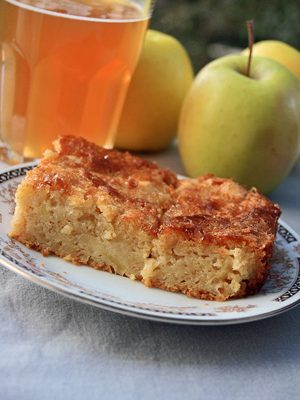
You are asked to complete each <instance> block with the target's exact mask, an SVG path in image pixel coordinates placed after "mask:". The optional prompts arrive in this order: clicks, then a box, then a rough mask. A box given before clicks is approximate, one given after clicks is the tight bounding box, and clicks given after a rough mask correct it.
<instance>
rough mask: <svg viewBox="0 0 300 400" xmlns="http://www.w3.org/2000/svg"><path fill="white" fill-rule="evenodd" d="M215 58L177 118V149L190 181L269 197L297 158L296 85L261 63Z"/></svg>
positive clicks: (299, 93) (275, 66)
mask: <svg viewBox="0 0 300 400" xmlns="http://www.w3.org/2000/svg"><path fill="white" fill-rule="evenodd" d="M247 60H248V57H246V56H244V55H231V56H226V57H222V58H219V59H217V60H215V61H213V62H211V63H209V64H208V65H207V66H206V67H204V68H203V69H202V70H201V71H200V73H199V74H198V75H197V77H196V79H195V81H194V83H193V85H192V87H191V88H190V90H189V92H188V94H187V96H186V98H185V101H184V104H183V107H182V110H181V115H180V121H179V149H180V154H181V158H182V161H183V164H184V166H185V169H186V172H187V174H188V175H190V176H194V177H195V176H198V175H201V174H205V173H213V174H215V175H218V176H220V177H228V178H233V179H235V180H236V181H238V182H240V183H241V184H243V185H245V186H247V187H252V186H255V187H257V188H258V189H259V190H260V191H261V192H263V193H268V192H270V191H272V190H273V189H274V188H275V187H276V186H277V185H278V184H279V183H280V182H281V181H282V180H283V179H284V178H285V177H286V176H287V174H288V173H289V171H290V170H291V168H292V167H293V165H294V164H295V162H296V160H297V157H298V155H299V153H300V83H299V81H298V79H297V78H296V77H295V76H294V75H293V74H292V73H291V72H290V71H289V70H287V69H286V68H285V67H283V66H282V65H280V64H279V63H277V62H276V61H274V60H270V59H267V58H262V57H254V58H253V59H252V65H251V72H250V77H248V76H246V75H245V70H246V64H247Z"/></svg>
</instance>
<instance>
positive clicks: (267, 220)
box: [11, 136, 280, 300]
mask: <svg viewBox="0 0 300 400" xmlns="http://www.w3.org/2000/svg"><path fill="white" fill-rule="evenodd" d="M279 214H280V211H279V208H278V207H277V206H276V205H274V204H272V203H271V202H270V201H269V200H268V199H266V198H265V197H264V196H261V195H260V194H259V193H257V192H256V191H255V190H252V191H247V190H246V189H244V188H242V187H241V186H240V185H238V184H237V183H234V182H233V181H231V180H228V179H219V178H215V177H213V176H205V177H202V178H199V179H193V180H192V179H185V180H183V181H180V180H177V178H176V176H175V175H174V174H173V173H172V172H170V171H168V170H164V169H161V168H159V167H157V166H156V165H155V164H153V163H151V162H148V161H145V160H142V159H140V158H138V157H135V156H132V155H130V154H129V153H120V152H118V151H115V150H105V149H102V148H99V147H97V146H96V145H93V144H91V143H89V142H87V141H85V140H84V139H82V138H75V137H71V136H65V137H61V138H59V139H58V140H57V141H56V142H55V143H54V151H48V152H47V153H46V155H45V157H44V159H43V160H42V161H41V162H40V164H39V165H38V167H36V168H34V169H33V170H32V171H30V172H29V173H28V174H27V176H26V178H25V179H24V181H23V182H22V183H21V184H20V186H19V188H18V190H17V193H16V210H15V214H14V217H13V222H12V231H11V237H13V238H15V239H17V240H19V241H20V242H22V243H24V244H25V245H27V246H29V247H32V248H35V249H37V250H39V251H41V252H42V253H43V254H44V255H48V254H56V255H57V256H60V257H63V258H65V259H66V260H69V261H72V262H74V263H80V264H87V265H90V266H92V267H94V268H98V269H102V270H105V271H109V272H114V273H117V274H120V275H123V276H127V277H130V278H132V279H139V280H142V281H143V283H144V284H145V285H147V286H151V287H157V288H161V289H165V290H168V291H174V292H182V293H185V294H187V295H190V296H194V297H197V298H203V299H212V300H226V299H229V298H236V297H242V296H245V295H247V294H250V293H254V292H256V291H257V290H258V289H259V288H260V286H261V285H262V283H263V281H264V279H265V277H266V274H267V271H268V268H269V263H270V257H271V255H272V248H273V243H274V239H275V233H276V226H277V219H278V217H279Z"/></svg>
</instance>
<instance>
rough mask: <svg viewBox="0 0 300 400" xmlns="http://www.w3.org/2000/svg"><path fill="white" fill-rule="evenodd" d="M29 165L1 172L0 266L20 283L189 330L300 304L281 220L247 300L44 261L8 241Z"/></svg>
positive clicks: (289, 239)
mask: <svg viewBox="0 0 300 400" xmlns="http://www.w3.org/2000/svg"><path fill="white" fill-rule="evenodd" d="M34 165H35V164H34V163H28V164H22V165H19V166H15V167H11V168H8V169H6V170H5V171H3V172H2V173H0V264H1V265H2V266H4V267H7V268H9V269H11V270H12V271H14V272H16V273H18V274H20V275H22V276H24V277H25V278H27V279H29V280H31V281H33V282H35V283H37V284H39V285H41V286H44V287H47V288H49V289H52V290H54V291H56V292H59V293H61V294H64V295H66V296H69V297H72V298H74V299H76V300H78V301H82V302H85V303H89V304H92V305H94V306H98V307H100V308H104V309H108V310H111V311H116V312H119V313H122V314H126V315H131V316H136V317H140V318H146V319H151V320H158V321H163V322H175V323H182V324H194V325H225V324H233V323H241V322H248V321H253V320H257V319H262V318H267V317H270V316H273V315H276V314H279V313H281V312H283V311H286V310H288V309H290V308H292V307H294V306H296V305H297V304H299V303H300V272H299V271H300V238H299V236H298V235H297V234H296V233H295V232H294V231H293V230H292V229H291V228H290V227H289V226H288V225H287V224H286V223H284V222H283V221H282V220H280V223H279V229H278V234H277V238H276V246H275V252H274V257H273V260H272V268H271V270H270V273H269V276H268V279H267V281H266V283H265V285H264V286H263V287H262V289H261V290H260V292H259V293H258V294H257V295H255V296H249V297H248V298H246V299H239V300H231V301H227V302H223V303H222V302H213V301H204V300H197V299H192V298H189V297H187V296H184V295H181V294H176V293H168V292H164V291H162V290H159V289H149V288H146V287H145V286H144V285H142V284H141V283H139V282H133V281H131V280H130V279H127V278H123V277H120V276H116V275H112V274H108V273H106V272H102V271H96V270H94V269H92V268H89V267H86V266H77V265H73V264H71V263H68V262H66V261H64V260H62V259H60V258H57V257H54V256H50V257H43V256H42V255H41V254H40V253H38V252H36V251H33V250H30V249H27V248H26V247H25V246H23V245H22V244H20V243H18V242H16V241H14V240H11V239H10V238H9V237H8V232H9V230H10V224H11V218H12V214H13V211H14V195H15V191H16V188H17V186H18V184H19V183H20V182H21V181H22V179H23V178H24V176H25V175H26V172H27V171H29V170H30V169H32V168H33V167H34Z"/></svg>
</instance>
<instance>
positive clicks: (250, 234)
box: [160, 175, 280, 257]
mask: <svg viewBox="0 0 300 400" xmlns="http://www.w3.org/2000/svg"><path fill="white" fill-rule="evenodd" d="M279 215H280V209H279V207H278V205H276V204H273V203H272V202H271V201H270V200H268V199H267V198H266V197H264V196H262V195H261V194H259V193H258V192H257V191H256V190H255V189H252V190H250V191H248V190H246V189H245V188H243V187H242V186H240V185H239V184H237V183H235V182H234V181H232V180H230V179H222V178H216V177H214V176H212V175H206V176H202V177H200V178H198V179H194V180H191V179H189V180H188V179H187V180H183V181H181V182H180V184H179V187H178V188H177V189H176V190H175V201H174V204H173V205H172V206H171V207H170V209H169V210H168V211H167V212H166V213H165V214H164V217H163V219H162V225H161V227H160V233H162V234H168V233H171V232H176V233H178V234H179V235H181V236H182V237H184V238H187V239H189V240H194V241H196V242H202V243H206V244H216V245H219V246H225V247H230V248H231V247H240V246H247V247H249V248H250V249H253V250H259V249H261V248H262V247H264V248H265V249H266V250H267V253H270V252H271V251H272V245H273V243H274V239H275V233H276V228H277V220H278V218H279ZM267 257H268V255H267Z"/></svg>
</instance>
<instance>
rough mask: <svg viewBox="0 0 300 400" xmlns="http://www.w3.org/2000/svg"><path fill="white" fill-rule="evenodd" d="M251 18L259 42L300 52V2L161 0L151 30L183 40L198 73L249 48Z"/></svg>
mask: <svg viewBox="0 0 300 400" xmlns="http://www.w3.org/2000/svg"><path fill="white" fill-rule="evenodd" d="M247 19H254V24H255V40H256V41H260V40H263V39H277V40H282V41H284V42H287V43H289V44H291V45H292V46H294V47H296V48H298V49H300V0H270V1H266V0H158V1H157V5H156V9H155V11H154V15H153V18H152V23H151V28H152V29H157V30H160V31H163V32H166V33H169V34H171V35H173V36H175V37H176V38H177V39H179V40H180V42H181V43H182V44H183V45H184V47H185V48H186V50H187V51H188V53H189V55H190V56H191V58H192V61H193V65H194V68H195V71H196V72H197V71H198V70H199V69H200V68H201V67H202V66H203V65H205V64H206V63H207V62H208V61H209V60H211V59H212V58H215V57H218V56H221V55H223V53H226V52H228V51H231V50H234V48H235V47H237V48H244V47H247V43H248V39H247V30H246V25H245V21H246V20H247ZM232 47H233V49H232Z"/></svg>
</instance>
